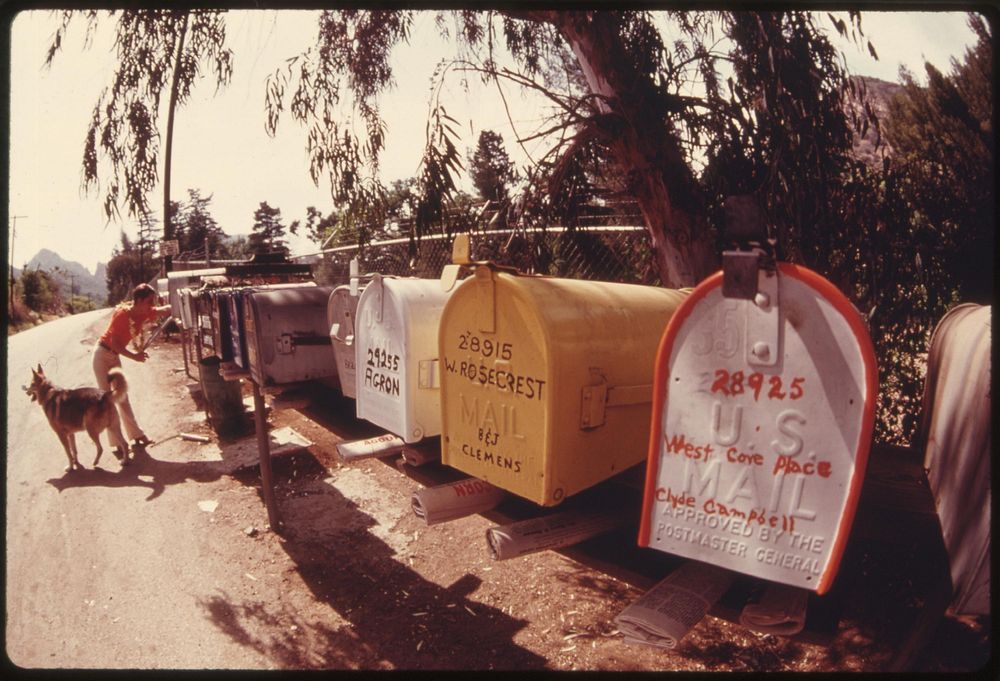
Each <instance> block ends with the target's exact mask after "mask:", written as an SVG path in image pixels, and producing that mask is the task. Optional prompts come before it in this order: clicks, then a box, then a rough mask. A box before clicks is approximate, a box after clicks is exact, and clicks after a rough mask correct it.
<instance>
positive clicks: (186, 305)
mask: <svg viewBox="0 0 1000 681" xmlns="http://www.w3.org/2000/svg"><path fill="white" fill-rule="evenodd" d="M177 300H178V307H179V308H180V314H179V315H178V316H179V317H180V320H181V323H182V324H183V325H184V328H185V329H192V328H194V312H193V305H192V304H191V289H189V288H182V289H180V290H178V292H177Z"/></svg>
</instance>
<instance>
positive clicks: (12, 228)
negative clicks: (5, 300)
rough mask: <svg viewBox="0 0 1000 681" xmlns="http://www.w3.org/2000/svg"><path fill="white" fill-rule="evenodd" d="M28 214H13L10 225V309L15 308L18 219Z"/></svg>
mask: <svg viewBox="0 0 1000 681" xmlns="http://www.w3.org/2000/svg"><path fill="white" fill-rule="evenodd" d="M26 217H28V216H27V215H11V216H10V219H11V221H12V222H11V225H10V309H11V311H12V312H13V310H14V233H15V231H16V230H17V219H18V218H26Z"/></svg>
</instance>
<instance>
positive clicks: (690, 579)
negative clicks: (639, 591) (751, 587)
mask: <svg viewBox="0 0 1000 681" xmlns="http://www.w3.org/2000/svg"><path fill="white" fill-rule="evenodd" d="M735 577H736V575H735V574H734V573H732V572H730V571H729V570H725V569H723V568H720V567H716V566H715V565H708V564H706V563H699V562H697V561H693V560H692V561H688V562H686V563H684V564H683V565H681V566H680V567H679V568H677V569H676V570H674V571H673V572H671V573H670V574H669V575H667V577H666V579H664V580H663V581H661V582H660V583H659V584H657V585H656V586H654V587H653V588H652V589H650V590H649V591H647V592H646V593H644V594H643V595H642V596H641V597H640V598H639V600H637V601H636V602H635V603H632V604H631V605H629V606H628V607H627V608H625V609H624V610H622V611H621V613H620V614H619V615H618V617H616V618H615V624H617V625H618V630H619V631H621V632H622V634H624V635H625V642H626V643H640V644H643V645H648V646H655V647H659V648H669V649H672V648H675V647H677V643H678V642H679V641H680V640H681V639H682V638H684V635H685V634H687V633H688V632H689V631H690V630H691V629H692V628H693V627H694V626H695V625H696V624H698V622H700V621H701V620H702V618H703V617H704V616H705V615H706V614H707V613H708V611H709V610H710V609H711V608H712V606H713V605H715V603H716V601H718V600H719V599H720V598H722V595H723V594H724V593H726V591H727V590H728V589H729V587H730V586H731V585H732V583H733V580H734V579H735Z"/></svg>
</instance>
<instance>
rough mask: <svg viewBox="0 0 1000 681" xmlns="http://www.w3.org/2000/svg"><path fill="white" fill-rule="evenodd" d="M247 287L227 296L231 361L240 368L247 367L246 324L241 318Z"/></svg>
mask: <svg viewBox="0 0 1000 681" xmlns="http://www.w3.org/2000/svg"><path fill="white" fill-rule="evenodd" d="M246 293H247V289H238V290H236V291H233V294H232V295H231V296H230V297H229V335H230V348H231V350H232V358H233V362H234V363H235V364H236V365H237V366H238V367H240V368H241V369H246V368H247V361H246V352H247V350H246V326H245V324H246V323H245V321H244V319H243V301H244V298H245V296H246Z"/></svg>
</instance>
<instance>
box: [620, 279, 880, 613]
mask: <svg viewBox="0 0 1000 681" xmlns="http://www.w3.org/2000/svg"><path fill="white" fill-rule="evenodd" d="M722 282H723V274H722V273H721V272H719V273H717V274H715V275H713V276H712V277H709V278H708V279H706V280H705V281H704V282H702V283H701V284H700V285H699V286H698V287H697V288H695V290H694V291H693V292H692V294H691V295H690V296H689V297H688V298H687V299H686V300H685V301H684V302H683V303H682V305H681V307H680V309H678V311H677V312H676V313H675V314H674V316H673V317H672V318H671V319H670V322H669V323H668V325H667V327H666V330H665V332H664V334H663V338H662V339H661V342H660V347H659V351H658V354H657V359H656V370H655V378H654V383H653V417H652V424H651V429H650V443H649V453H648V460H647V470H646V485H645V492H644V500H643V514H642V522H641V526H640V530H639V545H640V546H649V547H652V548H656V549H659V550H661V551H665V552H668V553H674V554H677V555H681V556H684V557H687V558H692V559H696V560H701V561H704V562H709V563H713V564H716V565H719V566H721V567H725V568H728V569H731V570H736V571H738V572H743V573H746V574H751V575H755V576H758V577H762V578H764V579H768V580H772V581H775V582H780V583H784V584H790V585H793V586H797V587H801V588H805V589H809V590H812V591H816V592H817V593H820V594H822V593H824V592H825V591H827V590H828V589H829V587H830V585H831V583H832V581H833V578H834V576H835V574H836V572H837V567H838V564H839V562H840V558H841V555H842V553H843V550H844V546H845V544H846V541H847V535H848V532H849V530H850V527H851V522H852V520H853V517H854V512H855V508H856V506H857V501H858V496H859V493H860V490H861V483H862V480H863V479H864V472H865V465H866V463H867V458H868V448H869V444H870V440H871V434H872V425H873V422H874V409H875V393H876V386H877V370H876V366H875V358H874V352H873V350H872V345H871V340H870V339H869V337H868V333H867V330H866V328H865V325H864V323H863V321H862V319H861V317H860V315H859V314H858V312H857V311H856V310H855V309H854V307H853V306H852V305H851V303H850V302H849V301H848V300H847V299H846V298H845V297H844V296H843V294H841V293H840V291H838V290H837V289H836V287H834V286H833V285H832V284H831V283H830V282H829V281H827V280H826V279H824V278H822V277H821V276H819V275H818V274H816V273H815V272H812V271H811V270H808V269H806V268H804V267H799V266H796V265H791V264H787V263H779V264H778V266H777V268H776V271H767V270H764V269H762V270H760V271H759V272H758V282H757V293H756V296H755V297H753V298H751V299H743V298H726V297H724V296H723V293H722Z"/></svg>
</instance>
